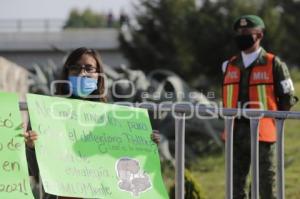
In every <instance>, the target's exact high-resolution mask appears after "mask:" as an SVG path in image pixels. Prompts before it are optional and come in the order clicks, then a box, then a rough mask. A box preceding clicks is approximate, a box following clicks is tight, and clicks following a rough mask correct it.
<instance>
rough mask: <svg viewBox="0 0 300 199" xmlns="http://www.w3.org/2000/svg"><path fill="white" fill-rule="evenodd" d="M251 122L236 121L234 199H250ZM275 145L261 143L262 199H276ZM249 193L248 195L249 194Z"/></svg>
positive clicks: (260, 188)
mask: <svg viewBox="0 0 300 199" xmlns="http://www.w3.org/2000/svg"><path fill="white" fill-rule="evenodd" d="M250 140H251V139H250V123H249V120H246V121H245V120H243V121H241V122H240V121H236V122H235V125H234V135H233V142H234V143H233V199H245V198H247V195H248V196H249V198H250V192H251V189H249V190H248V191H246V190H247V189H246V182H247V176H248V174H249V171H250V164H251V151H250V150H251V141H250ZM274 153H275V143H267V142H259V193H260V198H261V199H275V198H276V197H275V159H274ZM247 193H248V194H247Z"/></svg>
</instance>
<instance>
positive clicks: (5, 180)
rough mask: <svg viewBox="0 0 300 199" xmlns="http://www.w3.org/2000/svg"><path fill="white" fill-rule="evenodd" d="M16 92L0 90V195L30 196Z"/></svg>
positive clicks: (11, 198)
mask: <svg viewBox="0 0 300 199" xmlns="http://www.w3.org/2000/svg"><path fill="white" fill-rule="evenodd" d="M18 102H19V101H18V97H17V95H16V94H11V93H1V92H0V110H1V111H0V198H5V199H16V198H18V199H23V198H24V199H33V195H32V192H31V189H30V184H29V175H28V167H27V162H26V156H25V143H24V138H23V137H22V135H21V134H22V133H23V130H22V121H21V114H20V111H19V103H18Z"/></svg>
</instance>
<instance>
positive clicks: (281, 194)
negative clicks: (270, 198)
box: [276, 119, 285, 199]
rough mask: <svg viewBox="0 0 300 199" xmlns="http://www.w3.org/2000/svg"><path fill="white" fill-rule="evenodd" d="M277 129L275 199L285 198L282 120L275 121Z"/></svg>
mask: <svg viewBox="0 0 300 199" xmlns="http://www.w3.org/2000/svg"><path fill="white" fill-rule="evenodd" d="M276 128H277V140H278V141H277V148H276V149H277V198H278V199H284V198H285V189H284V184H285V179H284V119H276Z"/></svg>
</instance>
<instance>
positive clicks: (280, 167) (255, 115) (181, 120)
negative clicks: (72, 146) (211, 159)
mask: <svg viewBox="0 0 300 199" xmlns="http://www.w3.org/2000/svg"><path fill="white" fill-rule="evenodd" d="M138 107H139V108H146V109H148V110H152V111H156V110H157V109H156V108H155V107H153V103H149V104H147V103H142V104H138ZM159 107H160V108H161V109H162V110H163V111H174V112H175V113H176V117H175V136H176V137H175V180H176V183H175V198H176V199H184V168H185V166H184V165H185V158H184V154H185V149H184V147H185V115H186V114H189V113H190V111H191V106H190V105H187V104H186V103H185V104H183V103H182V104H180V103H177V104H175V105H174V104H173V105H172V104H170V103H166V104H160V105H159ZM193 108H194V111H196V112H197V113H198V114H201V115H208V116H211V115H216V116H217V117H219V118H220V117H223V118H224V120H225V131H226V142H225V161H226V163H225V164H226V165H225V171H226V188H225V193H226V194H225V196H226V199H232V198H233V127H234V125H233V124H234V119H235V118H236V117H240V116H242V115H247V116H248V118H250V132H251V171H252V172H251V173H252V186H251V198H252V199H259V140H258V125H259V118H260V117H262V116H263V117H268V118H274V119H275V120H276V127H277V150H276V155H277V198H278V199H284V198H285V187H284V185H285V178H284V121H285V119H299V120H300V112H292V111H263V110H254V109H224V108H218V107H209V106H194V107H193ZM20 110H27V104H26V103H25V102H23V103H22V102H21V103H20Z"/></svg>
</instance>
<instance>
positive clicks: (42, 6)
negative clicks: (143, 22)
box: [0, 0, 138, 20]
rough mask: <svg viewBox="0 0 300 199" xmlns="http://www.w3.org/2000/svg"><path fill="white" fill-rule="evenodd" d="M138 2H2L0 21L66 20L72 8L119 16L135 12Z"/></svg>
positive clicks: (55, 0) (0, 2)
mask: <svg viewBox="0 0 300 199" xmlns="http://www.w3.org/2000/svg"><path fill="white" fill-rule="evenodd" d="M137 2H138V0H0V20H3V19H66V18H67V17H68V15H69V12H70V10H71V9H72V8H77V9H79V10H84V9H85V8H91V9H92V10H94V11H99V12H102V13H108V12H109V11H112V12H113V13H114V14H115V15H118V14H119V12H120V10H121V9H124V10H125V11H126V12H127V13H128V14H131V13H132V12H133V8H132V3H137Z"/></svg>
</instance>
